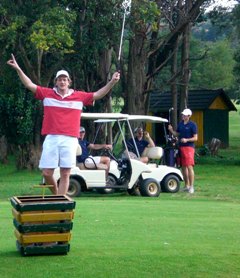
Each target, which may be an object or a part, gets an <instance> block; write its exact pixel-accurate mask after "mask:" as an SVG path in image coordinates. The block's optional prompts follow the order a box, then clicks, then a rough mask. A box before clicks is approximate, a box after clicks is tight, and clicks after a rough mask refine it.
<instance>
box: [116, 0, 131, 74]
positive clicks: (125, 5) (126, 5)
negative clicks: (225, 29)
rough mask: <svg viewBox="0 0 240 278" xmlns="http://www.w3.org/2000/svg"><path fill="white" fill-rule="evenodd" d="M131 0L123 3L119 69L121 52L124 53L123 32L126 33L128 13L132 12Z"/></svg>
mask: <svg viewBox="0 0 240 278" xmlns="http://www.w3.org/2000/svg"><path fill="white" fill-rule="evenodd" d="M131 2H132V0H124V1H123V3H122V7H123V9H124V13H123V23H122V31H121V38H120V45H119V52H118V59H117V61H118V66H117V69H118V71H120V60H121V54H122V44H123V34H124V28H125V21H126V15H127V14H129V13H130V9H131Z"/></svg>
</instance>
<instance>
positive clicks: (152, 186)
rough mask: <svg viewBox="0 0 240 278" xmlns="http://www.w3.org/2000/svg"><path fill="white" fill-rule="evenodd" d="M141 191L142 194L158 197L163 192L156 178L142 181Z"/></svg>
mask: <svg viewBox="0 0 240 278" xmlns="http://www.w3.org/2000/svg"><path fill="white" fill-rule="evenodd" d="M139 191H140V193H141V195H142V196H146V197H158V196H159V195H160V192H161V187H160V185H159V183H158V182H157V181H156V180H155V179H145V180H143V181H142V182H141V183H140V185H139Z"/></svg>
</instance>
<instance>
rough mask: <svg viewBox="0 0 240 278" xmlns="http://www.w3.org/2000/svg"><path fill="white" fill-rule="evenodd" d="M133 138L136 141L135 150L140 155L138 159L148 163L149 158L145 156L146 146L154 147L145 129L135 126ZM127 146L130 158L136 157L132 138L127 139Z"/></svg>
mask: <svg viewBox="0 0 240 278" xmlns="http://www.w3.org/2000/svg"><path fill="white" fill-rule="evenodd" d="M134 136H135V137H134V139H135V142H136V146H137V150H138V153H139V155H140V158H139V159H140V161H142V162H143V163H148V161H149V158H148V156H146V148H150V147H155V143H154V141H153V140H152V138H151V136H150V135H149V133H148V132H147V131H143V128H142V127H137V128H135V130H134ZM127 146H128V148H129V150H130V158H136V159H138V153H137V150H136V147H135V144H134V142H133V138H130V139H129V140H127Z"/></svg>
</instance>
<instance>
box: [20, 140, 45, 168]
mask: <svg viewBox="0 0 240 278" xmlns="http://www.w3.org/2000/svg"><path fill="white" fill-rule="evenodd" d="M40 154H41V152H40V151H39V149H36V147H35V146H34V145H33V144H29V145H24V146H18V150H17V153H16V167H17V169H28V170H33V169H37V168H38V164H39V158H40Z"/></svg>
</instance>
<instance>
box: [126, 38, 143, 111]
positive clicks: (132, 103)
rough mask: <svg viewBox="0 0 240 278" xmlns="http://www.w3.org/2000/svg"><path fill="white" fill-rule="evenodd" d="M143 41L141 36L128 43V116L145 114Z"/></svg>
mask: <svg viewBox="0 0 240 278" xmlns="http://www.w3.org/2000/svg"><path fill="white" fill-rule="evenodd" d="M144 43H145V39H144V38H143V36H142V35H140V34H139V35H136V34H135V36H134V37H133V38H131V40H130V43H129V58H128V75H127V89H126V91H127V99H126V107H127V111H128V113H129V114H142V115H144V114H146V112H147V107H146V106H145V104H146V100H147V94H145V93H144V86H145V80H146V74H145V72H144V68H145V61H146V52H145V50H144Z"/></svg>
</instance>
